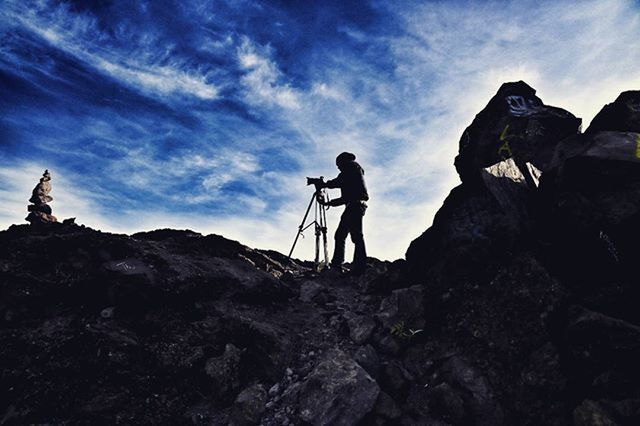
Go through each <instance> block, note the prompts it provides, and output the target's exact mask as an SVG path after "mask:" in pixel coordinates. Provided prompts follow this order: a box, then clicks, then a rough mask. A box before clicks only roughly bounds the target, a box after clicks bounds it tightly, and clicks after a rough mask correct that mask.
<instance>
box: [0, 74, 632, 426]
mask: <svg viewBox="0 0 640 426" xmlns="http://www.w3.org/2000/svg"><path fill="white" fill-rule="evenodd" d="M638 105H640V92H625V93H623V94H622V95H620V97H619V98H618V99H617V100H616V101H615V102H614V103H613V104H610V105H608V106H606V107H605V108H604V109H603V111H602V112H601V113H600V114H599V115H598V116H597V117H596V118H594V120H593V122H592V124H591V126H590V127H589V129H587V131H586V132H585V133H580V120H579V119H578V118H576V117H575V116H573V115H572V114H570V113H569V112H567V111H564V110H562V109H559V108H555V107H550V106H547V105H544V103H543V102H542V100H541V99H539V98H538V97H536V96H535V90H533V89H532V88H531V87H529V86H528V85H526V84H525V83H523V82H517V83H506V84H504V85H503V86H502V87H501V88H500V90H499V91H498V93H497V94H496V96H494V98H492V99H491V100H490V102H489V104H488V105H487V107H486V108H485V109H484V110H483V111H481V112H480V113H479V114H478V115H477V117H476V119H475V120H474V121H473V123H472V124H471V125H470V126H469V127H468V128H467V129H466V130H465V132H464V133H463V135H462V137H461V140H460V153H459V156H458V157H457V158H456V168H457V170H458V172H459V174H460V176H461V180H462V183H461V185H459V186H458V187H456V188H454V189H453V190H452V191H451V194H450V195H449V196H448V197H447V199H446V200H445V202H444V205H443V206H442V208H441V209H440V210H439V211H438V213H437V214H436V216H435V218H434V222H433V225H432V226H431V227H430V228H429V229H428V230H427V231H425V233H424V234H423V235H421V236H420V237H418V238H417V239H416V240H415V241H414V242H413V243H412V244H411V246H410V247H409V249H408V251H407V254H406V260H398V261H395V262H381V261H377V260H375V259H369V269H368V271H367V272H366V274H365V275H363V276H361V277H358V278H355V277H343V276H336V275H335V274H331V273H329V274H327V273H316V272H315V271H314V269H313V268H312V265H310V264H308V263H305V262H299V261H296V262H293V261H290V260H288V259H287V258H286V257H285V256H283V255H281V254H279V253H276V252H273V251H261V250H255V249H250V248H248V247H245V246H243V245H241V244H240V243H238V242H235V241H231V240H227V239H225V238H223V237H221V236H217V235H207V236H203V235H200V234H197V233H194V232H191V231H176V230H157V231H153V232H146V233H138V234H134V235H131V236H126V235H113V234H107V233H102V232H99V231H94V230H91V229H88V228H85V227H82V226H78V225H75V224H73V223H63V224H60V223H52V224H49V225H48V226H44V227H35V228H34V227H32V226H28V225H23V226H12V227H11V228H9V229H8V230H6V231H3V232H0V289H1V291H2V298H1V299H0V321H1V322H0V324H1V326H0V362H1V363H2V365H3V373H2V376H1V377H0V392H1V393H2V398H0V423H2V424H24V423H98V422H107V423H126V424H131V423H154V424H155V423H165V424H234V425H251V424H262V425H290V424H291V425H304V424H314V425H353V424H359V425H386V424H399V425H513V424H523V425H540V424H545V425H565V424H568V425H571V424H574V425H633V424H638V422H640V381H639V380H638V377H637V376H638V373H637V371H638V370H637V368H635V366H636V362H637V359H638V355H640V315H639V314H638V310H637V309H636V307H635V306H636V304H637V301H638V300H639V296H640V295H639V290H638V288H637V285H636V284H635V282H636V280H635V279H634V274H633V273H632V266H633V265H634V263H633V260H634V257H635V256H634V255H635V254H636V249H635V242H636V241H638V237H639V236H640V235H639V234H640V221H639V220H638V219H640V213H639V209H640V173H639V171H640V139H639V135H638V132H639V131H640V128H638V123H639V122H640V108H639V107H638Z"/></svg>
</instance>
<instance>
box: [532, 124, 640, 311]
mask: <svg viewBox="0 0 640 426" xmlns="http://www.w3.org/2000/svg"><path fill="white" fill-rule="evenodd" d="M638 146H639V135H638V134H636V133H631V132H613V131H598V132H592V133H590V134H586V135H579V136H575V137H572V138H568V139H566V140H564V141H562V142H561V143H560V144H559V145H558V147H557V151H556V153H555V155H554V158H553V160H552V162H551V166H550V168H549V169H548V171H547V172H546V173H545V175H543V177H542V179H541V183H540V190H541V193H540V195H541V200H544V207H545V211H546V213H545V218H544V221H543V223H542V224H541V226H540V229H542V230H543V231H544V232H545V233H546V234H547V235H548V237H547V239H548V240H549V241H550V242H551V243H553V245H552V246H551V247H550V250H547V253H548V254H549V259H550V261H551V263H552V264H555V265H554V267H555V268H556V269H557V271H558V272H559V274H560V276H562V278H563V279H564V280H565V281H566V282H567V283H571V284H573V286H574V287H575V288H580V289H581V291H582V292H585V291H587V290H589V289H590V288H592V289H593V290H594V292H592V294H591V295H590V296H589V298H590V299H591V300H592V302H593V303H592V302H588V303H591V304H592V307H594V308H597V309H598V310H610V311H611V312H617V315H622V316H628V317H629V318H635V319H636V320H639V319H640V315H639V314H638V313H637V309H636V308H635V306H634V303H632V302H631V301H633V300H637V298H638V297H639V296H640V289H638V286H637V285H635V281H636V271H635V267H636V253H637V241H638V239H639V238H640V158H639V157H638V154H640V153H639V152H638ZM568 253H570V254H571V255H570V256H568V255H567V254H568ZM587 283H589V284H590V285H586V284H587ZM607 293H609V294H610V295H609V296H608V295H607ZM606 305H609V306H608V307H607V306H606ZM623 310H624V311H626V313H623V312H622V311H623Z"/></svg>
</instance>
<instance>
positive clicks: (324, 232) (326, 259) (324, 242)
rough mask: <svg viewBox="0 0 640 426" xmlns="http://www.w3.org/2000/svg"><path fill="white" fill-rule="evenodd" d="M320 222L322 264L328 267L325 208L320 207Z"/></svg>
mask: <svg viewBox="0 0 640 426" xmlns="http://www.w3.org/2000/svg"><path fill="white" fill-rule="evenodd" d="M320 221H321V222H322V243H323V245H324V264H325V265H328V264H329V251H328V250H327V209H326V207H325V206H322V213H321V215H320Z"/></svg>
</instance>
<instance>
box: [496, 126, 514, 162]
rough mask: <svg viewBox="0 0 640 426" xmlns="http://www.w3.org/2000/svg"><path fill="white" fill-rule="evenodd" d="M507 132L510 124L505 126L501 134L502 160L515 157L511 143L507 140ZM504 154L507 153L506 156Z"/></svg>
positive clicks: (499, 151)
mask: <svg viewBox="0 0 640 426" xmlns="http://www.w3.org/2000/svg"><path fill="white" fill-rule="evenodd" d="M507 130H509V125H508V124H507V125H506V126H505V128H504V130H503V131H502V133H500V140H501V141H502V145H500V148H498V155H499V156H501V157H502V159H507V158H509V157H511V156H512V155H513V153H512V152H511V147H510V146H509V141H508V140H507ZM503 152H505V153H506V155H505V154H503Z"/></svg>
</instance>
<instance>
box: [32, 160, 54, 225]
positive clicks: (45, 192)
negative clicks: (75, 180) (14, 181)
mask: <svg viewBox="0 0 640 426" xmlns="http://www.w3.org/2000/svg"><path fill="white" fill-rule="evenodd" d="M50 192H51V174H50V173H49V170H45V171H44V174H43V175H42V177H41V178H40V183H38V184H37V185H36V187H35V188H33V194H32V195H31V198H30V199H29V202H30V203H32V204H30V205H29V206H28V207H27V210H28V211H29V212H30V213H29V216H27V217H26V219H25V220H26V221H28V222H31V225H42V224H47V223H53V222H57V221H58V219H56V217H55V216H52V215H51V206H49V205H48V204H47V203H49V202H51V201H52V200H53V198H52V197H51V196H50V195H49V193H50Z"/></svg>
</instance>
